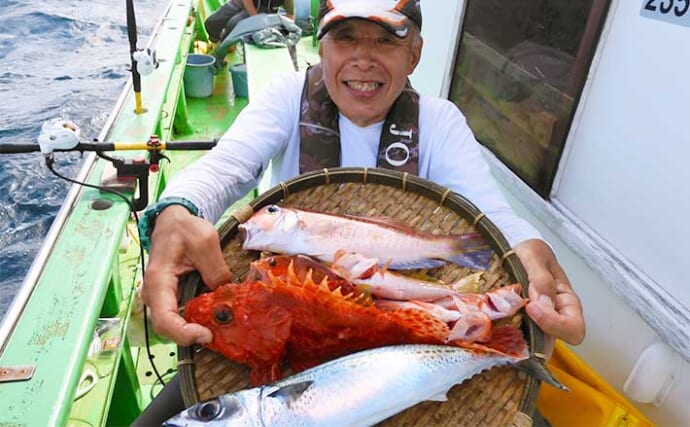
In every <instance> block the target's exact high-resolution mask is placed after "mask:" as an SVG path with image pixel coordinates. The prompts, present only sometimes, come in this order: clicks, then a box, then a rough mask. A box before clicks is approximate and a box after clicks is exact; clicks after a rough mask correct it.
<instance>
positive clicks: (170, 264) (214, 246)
mask: <svg viewBox="0 0 690 427" xmlns="http://www.w3.org/2000/svg"><path fill="white" fill-rule="evenodd" d="M194 270H198V271H199V273H200V274H201V278H202V279H203V280H204V282H205V283H206V284H207V285H208V286H209V287H211V288H215V287H217V286H219V285H222V284H224V283H227V282H229V281H230V279H231V277H232V276H231V273H230V270H229V269H228V266H227V265H226V264H225V260H224V259H223V254H222V251H221V248H220V241H219V239H218V234H217V232H216V230H215V228H213V225H211V223H209V222H208V221H206V220H204V219H202V218H198V217H196V216H194V215H192V214H191V213H189V211H188V210H187V209H186V208H184V207H182V206H170V207H168V208H166V209H165V210H163V211H162V212H161V213H160V214H159V215H158V218H156V226H155V228H154V230H153V234H152V235H151V250H150V252H149V263H148V267H147V268H146V274H145V275H144V285H143V288H142V299H143V300H144V304H146V305H147V306H148V307H149V308H150V309H151V322H152V324H153V329H154V330H155V331H156V332H157V333H159V334H161V335H163V336H165V337H167V338H170V339H172V340H173V341H175V342H176V343H178V344H180V345H191V344H193V343H199V344H204V343H207V342H210V341H211V339H212V338H213V337H212V335H211V331H209V330H208V329H206V328H204V327H203V326H201V325H197V324H195V323H187V322H186V321H185V320H184V319H183V318H182V317H181V316H180V315H179V313H178V306H177V299H178V298H177V286H178V279H179V277H180V276H182V275H183V274H186V273H189V272H191V271H194Z"/></svg>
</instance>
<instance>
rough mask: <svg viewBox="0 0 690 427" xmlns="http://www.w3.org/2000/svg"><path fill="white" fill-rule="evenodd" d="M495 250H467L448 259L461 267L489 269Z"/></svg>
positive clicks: (447, 258)
mask: <svg viewBox="0 0 690 427" xmlns="http://www.w3.org/2000/svg"><path fill="white" fill-rule="evenodd" d="M493 254H494V251H493V250H491V249H477V250H469V251H468V250H467V249H464V250H463V252H460V253H455V254H452V255H449V256H447V257H446V260H447V261H449V262H452V263H453V264H457V265H459V266H461V267H467V268H471V269H473V270H487V269H488V268H489V267H490V266H491V256H492V255H493Z"/></svg>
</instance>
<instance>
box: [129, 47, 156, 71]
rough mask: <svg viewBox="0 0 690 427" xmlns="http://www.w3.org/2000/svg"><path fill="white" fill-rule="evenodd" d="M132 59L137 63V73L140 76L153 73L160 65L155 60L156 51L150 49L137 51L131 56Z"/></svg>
mask: <svg viewBox="0 0 690 427" xmlns="http://www.w3.org/2000/svg"><path fill="white" fill-rule="evenodd" d="M132 59H134V60H135V61H136V62H137V72H138V73H139V74H141V75H142V76H148V75H149V74H151V73H153V70H155V69H156V68H158V65H160V64H159V63H158V60H157V59H156V51H155V50H151V49H137V50H136V51H135V52H134V53H133V54H132Z"/></svg>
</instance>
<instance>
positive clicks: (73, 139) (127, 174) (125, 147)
mask: <svg viewBox="0 0 690 427" xmlns="http://www.w3.org/2000/svg"><path fill="white" fill-rule="evenodd" d="M217 143H218V140H217V139H212V140H197V141H195V140H191V141H167V142H165V141H161V140H160V138H159V137H158V136H157V135H152V136H150V137H149V139H148V140H146V141H144V142H100V141H97V140H94V141H93V142H82V141H81V130H80V129H79V126H77V125H76V124H75V123H73V122H71V121H69V120H64V119H53V120H49V121H48V122H46V123H44V124H43V126H41V133H40V134H39V136H38V144H35V143H33V144H0V154H20V153H35V152H41V153H43V155H44V157H45V158H46V162H47V164H48V165H49V167H51V166H52V164H53V153H55V152H79V153H84V152H95V153H96V154H97V155H98V156H99V157H101V158H103V159H105V160H108V161H109V162H111V163H112V165H113V166H114V167H115V169H116V171H117V179H118V180H119V181H132V180H134V179H136V180H137V181H138V186H139V194H138V197H137V198H136V199H134V201H133V203H134V208H135V209H136V210H141V209H144V208H145V207H146V205H147V203H148V177H149V173H150V172H158V170H159V169H160V162H161V161H162V160H163V159H165V160H168V161H170V159H169V158H168V157H167V156H166V155H165V154H163V151H164V150H167V151H190V150H210V149H212V148H213V147H215V146H216V144H217ZM118 151H146V152H148V154H149V156H148V159H146V158H143V157H129V158H125V157H117V156H112V155H108V154H106V153H109V152H118Z"/></svg>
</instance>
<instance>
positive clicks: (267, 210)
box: [266, 205, 280, 214]
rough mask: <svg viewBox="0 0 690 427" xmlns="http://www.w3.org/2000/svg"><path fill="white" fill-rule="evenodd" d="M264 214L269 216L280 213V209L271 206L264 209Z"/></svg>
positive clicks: (276, 206)
mask: <svg viewBox="0 0 690 427" xmlns="http://www.w3.org/2000/svg"><path fill="white" fill-rule="evenodd" d="M266 212H268V213H270V214H277V213H280V207H278V205H271V206H269V207H267V208H266Z"/></svg>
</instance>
